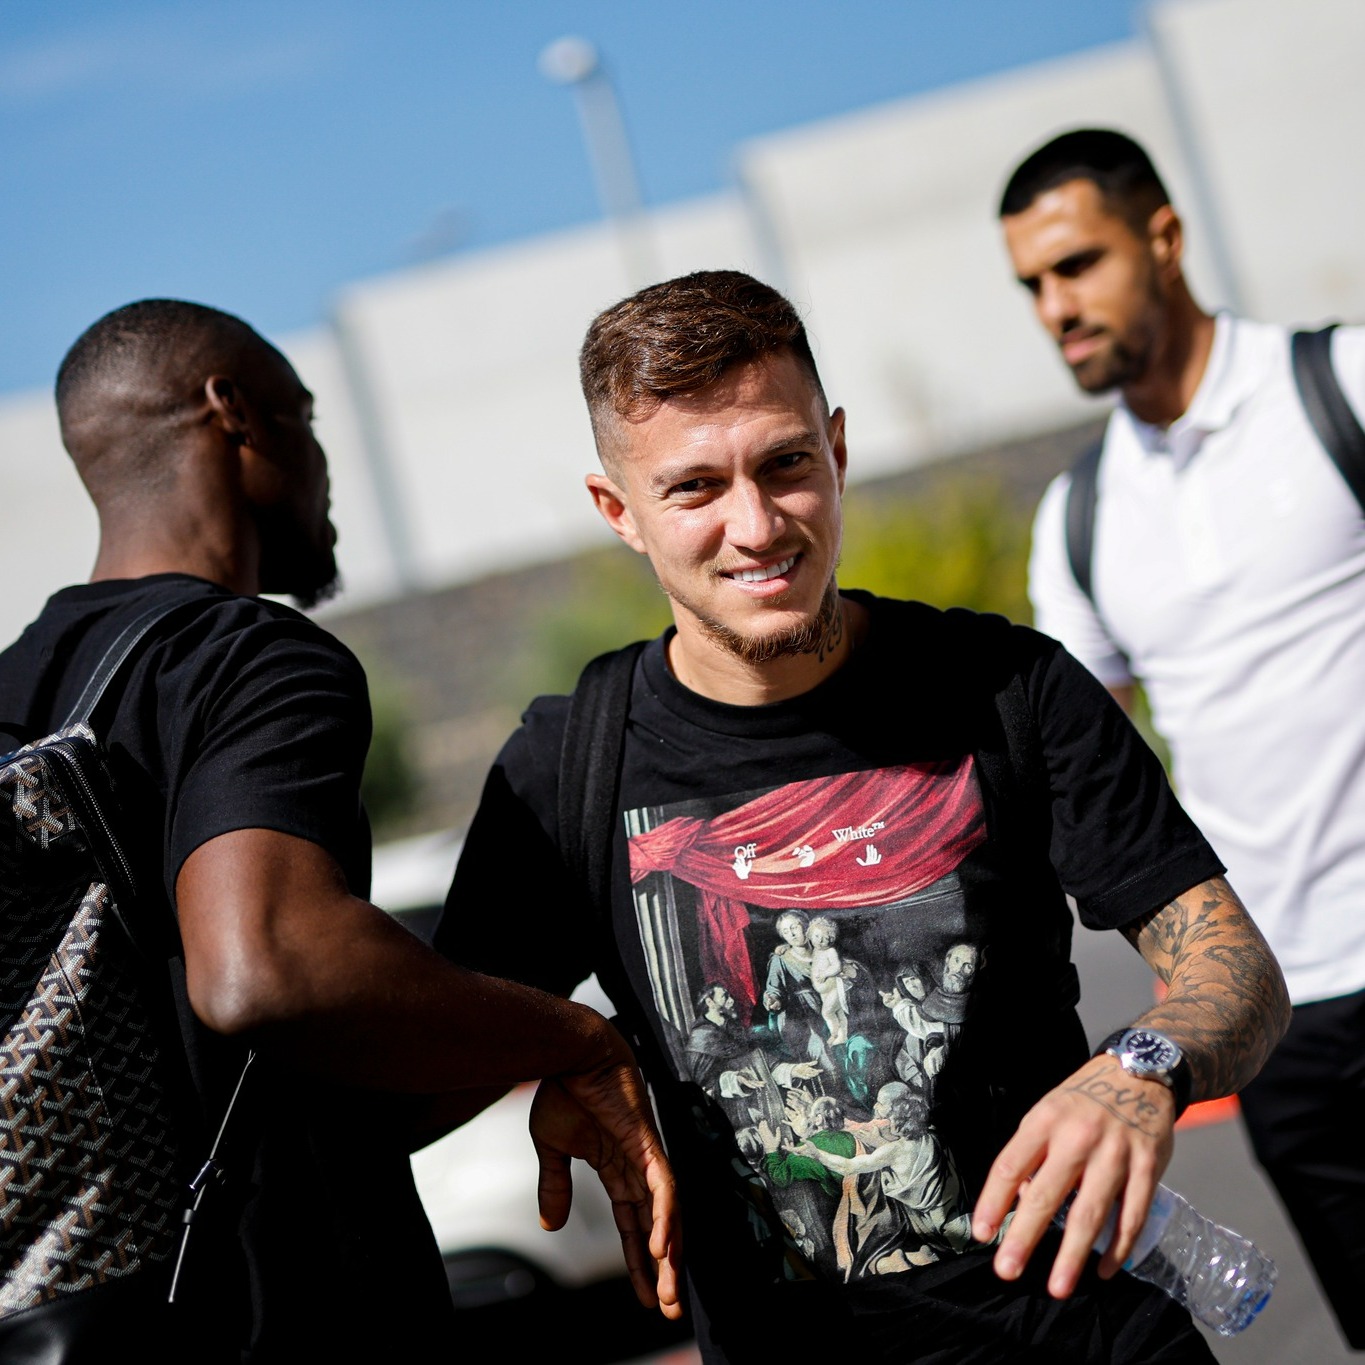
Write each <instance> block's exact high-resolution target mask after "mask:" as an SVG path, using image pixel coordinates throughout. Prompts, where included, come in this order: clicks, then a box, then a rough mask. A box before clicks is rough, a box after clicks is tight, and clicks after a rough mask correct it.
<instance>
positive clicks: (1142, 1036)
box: [1120, 1028, 1180, 1071]
mask: <svg viewBox="0 0 1365 1365" xmlns="http://www.w3.org/2000/svg"><path fill="white" fill-rule="evenodd" d="M1120 1046H1121V1047H1122V1050H1123V1052H1124V1053H1125V1054H1126V1055H1127V1056H1128V1057H1129V1058H1131V1060H1132V1061H1133V1062H1134V1063H1136V1065H1138V1066H1140V1067H1141V1068H1142V1069H1143V1070H1144V1071H1170V1070H1172V1069H1173V1068H1174V1067H1175V1066H1176V1065H1177V1064H1178V1063H1179V1061H1180V1049H1179V1048H1178V1047H1176V1045H1175V1044H1174V1043H1173V1042H1171V1040H1170V1039H1169V1038H1165V1037H1163V1036H1162V1035H1161V1034H1159V1033H1153V1032H1152V1031H1151V1030H1150V1029H1142V1028H1135V1029H1130V1030H1129V1032H1128V1033H1127V1035H1126V1036H1125V1037H1124V1039H1123V1042H1122V1044H1121V1045H1120Z"/></svg>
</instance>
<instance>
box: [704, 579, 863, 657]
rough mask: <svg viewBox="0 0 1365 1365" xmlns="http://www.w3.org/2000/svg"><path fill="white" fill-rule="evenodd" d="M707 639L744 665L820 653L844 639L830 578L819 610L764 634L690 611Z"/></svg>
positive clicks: (841, 619)
mask: <svg viewBox="0 0 1365 1365" xmlns="http://www.w3.org/2000/svg"><path fill="white" fill-rule="evenodd" d="M692 614H693V615H694V616H695V617H696V618H697V621H698V622H699V623H700V625H701V628H702V630H703V631H705V632H706V635H707V638H708V639H711V640H714V641H715V642H716V644H718V645H720V646H721V648H722V649H724V650H726V651H727V652H728V653H730V654H732V655H734V657H735V658H737V659H740V660H742V661H743V662H744V663H746V664H767V663H772V662H773V660H774V659H786V658H790V657H792V656H794V655H798V654H821V655H822V656H823V654H824V653H825V652H827V651H829V650H832V649H833V648H834V647H835V646H836V645H837V644H838V643H839V641H840V639H842V638H843V630H844V625H843V619H844V618H843V613H842V612H841V611H840V610H839V589H838V588H837V587H836V586H835V582H834V577H833V575H831V576H830V580H829V583H828V584H827V585H826V587H825V594H824V596H823V597H822V598H821V599H820V609H819V610H818V611H817V612H816V613H815V615H814V616H812V617H810V618H809V619H808V620H805V621H798V622H797V623H796V624H795V625H791V626H787V627H786V628H784V629H782V630H775V631H772V632H771V633H770V634H767V635H743V634H741V633H740V632H739V631H737V630H734V629H732V628H731V627H730V626H727V625H724V624H723V623H722V622H720V621H717V620H715V619H714V618H712V617H709V616H704V615H702V614H701V613H699V612H696V611H693V612H692Z"/></svg>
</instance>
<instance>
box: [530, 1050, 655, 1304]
mask: <svg viewBox="0 0 1365 1365" xmlns="http://www.w3.org/2000/svg"><path fill="white" fill-rule="evenodd" d="M621 1047H622V1049H624V1048H625V1043H624V1042H622V1043H621ZM530 1128H531V1138H532V1141H533V1142H534V1143H535V1148H536V1156H537V1157H538V1158H539V1161H540V1183H539V1196H540V1221H541V1224H542V1226H543V1227H545V1228H547V1229H550V1230H551V1231H554V1230H556V1229H558V1228H562V1227H563V1226H564V1223H565V1221H566V1219H567V1218H568V1216H569V1208H570V1205H571V1203H572V1200H573V1177H572V1175H571V1173H570V1160H571V1159H572V1158H573V1157H578V1158H579V1159H580V1160H583V1161H586V1162H587V1163H588V1165H589V1166H591V1167H592V1168H593V1170H595V1171H596V1172H597V1175H598V1178H599V1179H600V1180H601V1181H602V1185H603V1188H604V1189H605V1190H606V1192H607V1195H608V1197H609V1198H610V1199H611V1207H612V1214H613V1216H614V1218H615V1220H616V1228H617V1231H618V1232H619V1233H620V1234H621V1249H622V1251H623V1253H624V1255H625V1260H626V1269H627V1271H628V1272H629V1274H630V1278H631V1282H632V1284H633V1285H634V1287H635V1294H636V1297H637V1298H638V1299H639V1300H640V1302H641V1303H642V1304H644V1305H645V1306H646V1307H647V1308H654V1307H657V1308H658V1309H659V1311H660V1312H662V1313H663V1315H664V1316H665V1317H666V1318H680V1317H681V1316H682V1301H681V1298H680V1293H679V1287H678V1285H679V1275H678V1228H677V1208H676V1194H675V1190H674V1183H673V1172H672V1170H671V1169H670V1168H669V1165H668V1160H667V1158H666V1157H665V1156H664V1152H663V1144H662V1142H661V1141H660V1138H659V1133H658V1130H657V1129H656V1128H655V1126H654V1118H653V1114H652V1112H651V1110H650V1107H649V1097H648V1095H647V1094H646V1092H645V1085H644V1081H643V1080H642V1079H641V1077H640V1073H639V1072H638V1071H637V1070H636V1069H635V1067H634V1065H633V1064H631V1063H629V1062H625V1061H621V1062H612V1063H608V1064H606V1065H604V1066H602V1067H600V1068H599V1069H597V1070H595V1071H585V1072H574V1073H569V1074H565V1075H560V1076H551V1077H548V1078H546V1079H545V1080H543V1081H542V1082H541V1083H540V1086H539V1088H538V1089H537V1091H536V1097H535V1101H534V1102H533V1103H532V1105H531V1120H530Z"/></svg>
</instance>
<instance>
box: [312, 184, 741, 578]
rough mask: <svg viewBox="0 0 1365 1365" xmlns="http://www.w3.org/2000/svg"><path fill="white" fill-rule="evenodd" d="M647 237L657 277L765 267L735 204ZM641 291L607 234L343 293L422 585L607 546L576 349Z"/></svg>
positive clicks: (343, 311)
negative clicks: (591, 483)
mask: <svg viewBox="0 0 1365 1365" xmlns="http://www.w3.org/2000/svg"><path fill="white" fill-rule="evenodd" d="M648 227H649V229H650V236H651V239H652V248H653V254H654V256H655V258H656V259H657V262H658V266H659V269H660V271H661V272H662V277H667V276H669V275H674V274H680V273H683V272H685V271H688V270H696V269H702V268H718V267H719V268H728V267H735V268H739V269H746V270H754V269H755V268H756V257H757V252H756V248H755V246H754V243H753V241H752V239H751V237H750V234H749V230H748V220H747V218H746V216H745V213H744V210H743V206H742V205H741V203H740V201H739V200H738V198H737V197H734V196H730V195H725V196H717V197H715V198H713V199H706V200H700V201H696V202H694V203H690V204H687V205H684V206H682V207H680V208H673V209H670V210H667V211H660V212H658V213H655V214H651V215H650V216H649V220H648ZM634 287H635V285H634V283H633V282H632V281H631V280H630V279H628V277H627V272H626V265H625V258H624V257H623V254H622V252H621V250H620V243H619V242H618V240H617V237H616V234H615V231H614V230H613V229H612V228H610V227H608V226H605V225H604V226H598V227H592V228H586V229H582V230H579V231H575V232H566V233H561V234H556V235H554V236H553V237H547V238H541V239H537V240H536V241H532V242H527V243H521V244H518V245H516V246H512V247H506V248H503V249H501V250H498V251H494V252H485V253H481V254H480V255H478V256H476V257H468V258H460V259H458V260H456V261H452V262H450V263H447V264H443V265H439V266H431V267H427V268H426V269H423V270H421V271H412V272H409V273H408V274H406V275H404V276H401V277H398V278H396V279H386V280H379V281H375V282H373V283H370V284H365V285H360V286H357V287H356V288H354V289H351V290H349V291H348V292H347V293H346V294H345V295H344V297H343V298H342V301H341V304H340V307H339V308H338V322H339V325H340V326H341V327H342V328H343V329H344V330H345V332H346V333H347V334H348V335H349V336H350V337H351V338H352V339H353V344H354V345H355V348H356V351H357V352H358V354H359V357H360V362H361V367H362V368H363V371H364V380H363V382H364V383H365V384H366V385H367V386H368V389H369V396H370V398H371V400H372V404H373V409H374V412H375V414H376V420H377V425H378V427H379V431H378V438H379V439H378V441H377V442H376V444H377V446H378V448H379V449H380V451H381V452H382V455H381V458H383V459H386V460H387V461H389V465H390V471H391V476H392V482H393V484H394V486H395V490H396V494H397V497H396V503H397V506H396V509H395V515H394V517H393V519H392V520H393V524H394V525H393V529H394V532H395V533H396V534H397V535H398V536H399V538H400V540H401V547H400V550H401V555H402V557H403V558H404V559H406V562H407V565H408V569H409V572H410V575H411V578H412V581H414V582H415V583H416V584H418V585H422V586H431V585H435V584H441V583H449V582H452V581H458V580H460V579H467V578H477V577H480V576H482V575H485V574H489V573H492V572H495V571H497V570H500V569H506V568H511V567H515V566H518V565H524V564H529V563H536V562H540V561H544V560H550V559H555V558H557V557H559V556H562V555H564V554H566V553H569V552H571V551H573V550H576V549H579V548H581V547H582V546H583V545H584V544H586V543H590V542H591V541H594V540H597V539H600V538H601V537H603V536H604V535H605V534H606V532H605V529H604V528H603V527H602V524H601V522H600V520H599V519H598V517H597V514H596V513H595V512H594V511H593V510H592V506H591V504H590V502H589V499H588V495H587V492H586V490H585V489H584V487H583V476H584V475H585V474H586V473H588V471H589V470H591V469H594V468H596V467H597V461H596V455H595V453H594V449H593V443H592V433H591V430H590V428H589V425H588V418H587V413H586V411H585V410H584V406H583V399H582V396H581V394H580V392H579V388H578V348H579V346H580V345H581V344H582V341H583V334H584V332H585V331H586V329H587V326H588V323H589V322H591V320H592V318H593V317H594V316H595V315H596V314H597V313H598V312H600V311H601V310H602V309H603V308H605V307H607V306H608V305H609V304H611V303H613V302H614V301H615V300H617V299H618V298H621V297H623V296H625V295H626V294H629V293H630V292H632V289H633V288H634ZM343 533H344V532H343Z"/></svg>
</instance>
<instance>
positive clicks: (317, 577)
mask: <svg viewBox="0 0 1365 1365" xmlns="http://www.w3.org/2000/svg"><path fill="white" fill-rule="evenodd" d="M256 525H257V529H258V531H259V532H260V540H261V574H260V577H261V591H262V592H265V593H277V594H280V595H282V596H285V597H288V598H289V599H290V600H291V601H292V602H293V603H294V605H295V606H296V607H298V609H299V610H300V611H311V610H312V609H313V608H314V607H316V606H317V605H318V604H319V603H322V602H326V601H328V600H329V599H330V598H332V597H335V596H336V594H337V593H338V592H339V591H340V590H341V574H340V572H339V571H338V569H337V561H336V551H335V549H334V547H333V545H332V543H331V540H330V534H317V533H312V534H310V533H309V532H308V531H307V530H305V529H304V528H303V527H301V526H300V525H299V524H298V522H297V521H296V520H295V519H294V518H293V517H291V516H289V515H288V514H287V513H284V512H282V511H280V510H278V509H275V508H258V509H257V513H256ZM326 525H327V528H328V532H329V533H330V528H331V523H330V522H328V523H327V524H326Z"/></svg>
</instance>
